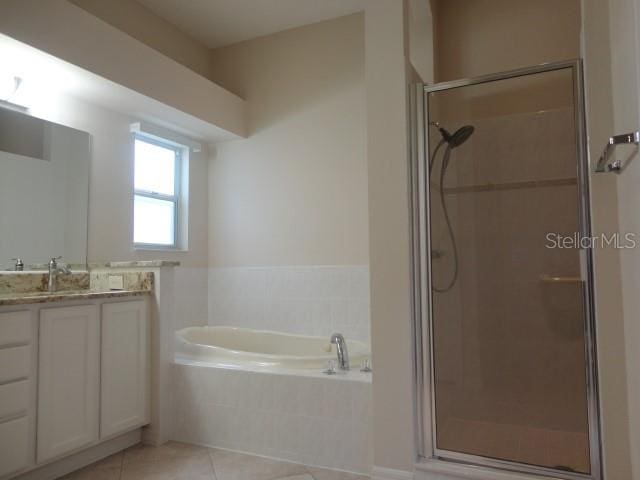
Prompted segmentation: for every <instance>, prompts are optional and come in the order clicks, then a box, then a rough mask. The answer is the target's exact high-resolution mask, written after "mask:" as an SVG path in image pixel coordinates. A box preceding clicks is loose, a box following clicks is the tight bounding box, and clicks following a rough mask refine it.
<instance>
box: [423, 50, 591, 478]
mask: <svg viewBox="0 0 640 480" xmlns="http://www.w3.org/2000/svg"><path fill="white" fill-rule="evenodd" d="M414 100H416V101H415V102H414V103H415V104H416V110H417V111H416V115H417V118H418V121H417V123H416V128H415V129H414V139H413V140H414V141H413V147H414V156H413V158H414V165H413V169H412V172H413V173H412V185H413V212H414V259H415V261H414V285H415V292H414V293H415V295H414V298H415V320H416V322H415V333H416V340H417V342H416V347H417V362H416V367H417V368H416V371H417V376H416V382H417V387H418V388H417V394H418V413H419V416H420V421H421V426H422V428H421V429H420V435H419V437H420V438H419V442H418V443H419V445H420V454H421V455H422V456H423V457H424V458H425V459H431V460H432V461H433V460H434V459H435V460H437V461H445V462H447V461H449V462H456V463H463V464H470V465H476V466H483V467H488V468H500V469H506V470H512V471H518V472H524V473H534V474H540V475H550V476H553V477H556V478H558V477H560V478H594V479H598V478H600V476H601V467H600V446H599V445H600V442H599V420H598V402H597V398H598V397H597V378H596V354H595V339H594V331H595V329H594V319H593V306H592V290H591V289H592V265H591V262H592V260H591V252H590V249H589V248H588V247H589V242H590V224H589V202H588V199H589V191H588V186H589V175H588V165H587V159H586V153H585V133H584V117H583V115H584V114H583V98H582V76H581V64H580V62H579V61H572V62H563V63H557V64H546V65H542V66H537V67H532V68H527V69H522V70H518V71H512V72H507V73H504V74H496V75H488V76H485V77H480V78H476V79H467V80H460V81H453V82H447V83H441V84H434V85H429V86H423V85H421V86H419V89H418V90H416V94H415V98H414Z"/></svg>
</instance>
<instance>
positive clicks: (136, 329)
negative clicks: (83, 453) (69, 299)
mask: <svg viewBox="0 0 640 480" xmlns="http://www.w3.org/2000/svg"><path fill="white" fill-rule="evenodd" d="M101 328H102V335H101V337H102V338H101V341H102V363H101V374H100V378H101V392H100V398H101V401H100V405H101V410H100V438H101V439H105V438H108V437H111V436H113V435H115V434H117V433H120V432H124V431H126V430H129V429H131V428H134V427H139V426H140V425H144V424H146V423H148V422H149V381H148V379H149V333H148V332H149V320H148V317H147V309H146V304H145V302H119V303H105V304H104V305H102V325H101Z"/></svg>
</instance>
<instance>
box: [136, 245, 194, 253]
mask: <svg viewBox="0 0 640 480" xmlns="http://www.w3.org/2000/svg"><path fill="white" fill-rule="evenodd" d="M133 250H134V251H136V252H138V251H142V252H167V253H187V252H188V251H189V250H187V249H185V248H178V247H161V246H154V245H149V246H146V245H135V246H134V247H133Z"/></svg>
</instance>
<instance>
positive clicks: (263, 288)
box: [209, 265, 370, 343]
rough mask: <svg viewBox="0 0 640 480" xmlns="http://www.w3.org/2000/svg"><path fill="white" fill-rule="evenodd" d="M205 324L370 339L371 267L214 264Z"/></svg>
mask: <svg viewBox="0 0 640 480" xmlns="http://www.w3.org/2000/svg"><path fill="white" fill-rule="evenodd" d="M209 324H210V325H230V326H236V327H246V328H255V329H264V330H275V331H280V332H287V333H297V334H303V335H319V336H327V337H328V336H330V335H331V334H332V333H334V332H340V333H342V334H343V335H345V337H347V339H348V338H354V339H356V340H361V341H364V342H367V343H369V341H370V322H369V267H368V266H367V265H355V266H351V265H349V266H295V267H234V268H212V269H210V270H209Z"/></svg>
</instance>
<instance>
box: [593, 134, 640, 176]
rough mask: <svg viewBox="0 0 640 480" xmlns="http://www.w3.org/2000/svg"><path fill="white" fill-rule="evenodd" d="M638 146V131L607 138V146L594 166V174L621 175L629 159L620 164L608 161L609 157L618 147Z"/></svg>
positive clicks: (639, 138)
mask: <svg viewBox="0 0 640 480" xmlns="http://www.w3.org/2000/svg"><path fill="white" fill-rule="evenodd" d="M638 144H640V131H635V132H631V133H625V134H623V135H615V136H613V137H610V138H609V141H608V142H607V146H606V147H605V149H604V152H603V153H602V156H601V157H600V159H599V160H598V163H597V164H596V170H595V171H596V173H602V172H615V173H621V172H622V171H623V170H624V169H625V168H626V167H627V165H628V164H629V160H630V159H631V157H628V158H627V160H626V161H624V162H621V161H620V160H614V161H612V162H610V161H609V159H610V158H611V155H612V154H613V150H614V149H615V147H617V146H618V145H638Z"/></svg>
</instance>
